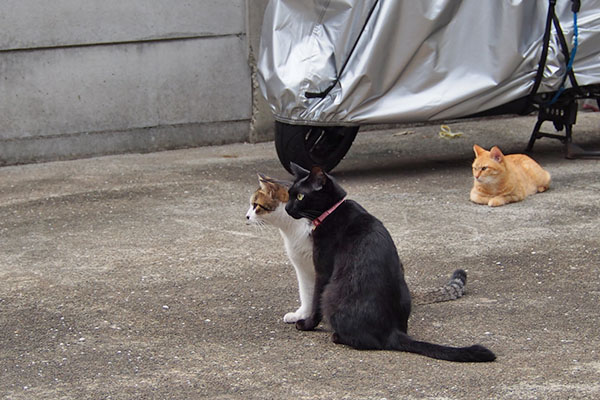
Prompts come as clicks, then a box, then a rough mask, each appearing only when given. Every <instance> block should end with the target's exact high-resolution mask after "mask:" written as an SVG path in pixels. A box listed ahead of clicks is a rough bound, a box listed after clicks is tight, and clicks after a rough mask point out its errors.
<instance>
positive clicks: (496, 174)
mask: <svg viewBox="0 0 600 400" xmlns="http://www.w3.org/2000/svg"><path fill="white" fill-rule="evenodd" d="M473 150H474V151H475V161H473V189H471V201H472V202H474V203H478V204H487V205H488V206H492V207H497V206H501V205H504V204H508V203H514V202H516V201H521V200H523V199H524V198H525V197H527V196H529V195H531V194H535V193H537V192H543V191H545V190H546V189H548V187H549V186H550V174H549V173H548V171H546V170H544V169H543V168H542V167H540V165H539V164H538V163H536V162H535V161H534V160H533V159H531V158H530V157H528V156H526V155H524V154H511V155H507V156H505V155H504V154H502V152H501V151H500V149H499V148H498V146H494V147H492V149H491V150H490V151H487V150H485V149H483V148H481V147H480V146H478V145H474V146H473Z"/></svg>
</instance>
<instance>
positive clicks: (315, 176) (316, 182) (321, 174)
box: [309, 167, 327, 191]
mask: <svg viewBox="0 0 600 400" xmlns="http://www.w3.org/2000/svg"><path fill="white" fill-rule="evenodd" d="M309 182H310V184H311V185H312V189H313V190H315V191H316V190H321V189H322V188H323V186H325V183H326V182H327V174H326V173H325V171H323V170H322V169H321V167H312V169H311V170H310V177H309Z"/></svg>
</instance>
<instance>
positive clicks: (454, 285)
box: [246, 174, 467, 324]
mask: <svg viewBox="0 0 600 400" xmlns="http://www.w3.org/2000/svg"><path fill="white" fill-rule="evenodd" d="M258 183H259V188H258V189H257V190H256V191H255V192H254V193H253V194H252V196H251V197H250V208H249V209H248V212H247V213H246V218H247V220H248V223H249V224H253V225H259V226H261V225H271V226H274V227H276V228H279V232H280V233H281V236H282V237H283V242H284V245H285V251H286V253H287V256H288V258H289V259H290V261H291V263H292V265H293V266H294V269H295V270H296V277H297V279H298V290H299V292H300V307H299V308H298V309H297V310H296V311H294V312H289V313H287V314H285V315H284V317H283V320H284V321H285V322H287V323H290V324H291V323H294V322H296V321H298V320H301V319H306V318H308V317H309V316H310V312H311V310H312V300H313V292H314V286H315V267H314V264H313V243H312V237H311V232H312V229H311V227H312V224H311V223H310V221H309V220H307V219H295V218H292V217H291V216H290V215H289V214H288V213H287V212H286V211H285V204H286V202H287V201H288V191H287V187H288V186H290V185H291V182H290V183H288V182H282V181H278V180H275V179H272V178H269V177H267V176H265V175H263V174H258ZM466 282H467V273H466V272H465V271H464V270H462V269H457V270H456V271H454V273H453V274H452V276H451V277H450V280H449V281H448V283H446V284H445V285H444V286H441V287H437V288H417V289H415V291H414V292H412V293H411V294H412V295H413V299H414V302H415V303H416V304H431V303H437V302H442V301H450V300H456V299H458V298H460V297H462V296H463V294H464V290H465V285H466Z"/></svg>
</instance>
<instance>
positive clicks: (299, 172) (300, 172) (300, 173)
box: [290, 161, 310, 178]
mask: <svg viewBox="0 0 600 400" xmlns="http://www.w3.org/2000/svg"><path fill="white" fill-rule="evenodd" d="M290 169H291V170H292V173H293V174H294V176H295V177H296V178H304V177H305V176H307V175H308V174H310V171H308V170H307V169H304V168H302V167H301V166H299V165H298V164H296V163H295V162H293V161H292V162H290Z"/></svg>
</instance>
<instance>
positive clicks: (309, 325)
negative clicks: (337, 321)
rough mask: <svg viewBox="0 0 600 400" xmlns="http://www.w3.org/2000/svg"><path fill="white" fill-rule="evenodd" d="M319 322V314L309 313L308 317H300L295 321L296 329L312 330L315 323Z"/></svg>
mask: <svg viewBox="0 0 600 400" xmlns="http://www.w3.org/2000/svg"><path fill="white" fill-rule="evenodd" d="M320 322H321V316H320V315H318V316H316V315H315V316H313V315H311V316H310V317H308V318H306V319H301V320H298V321H296V329H298V330H300V331H312V330H314V329H315V328H316V327H317V325H319V323H320Z"/></svg>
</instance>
